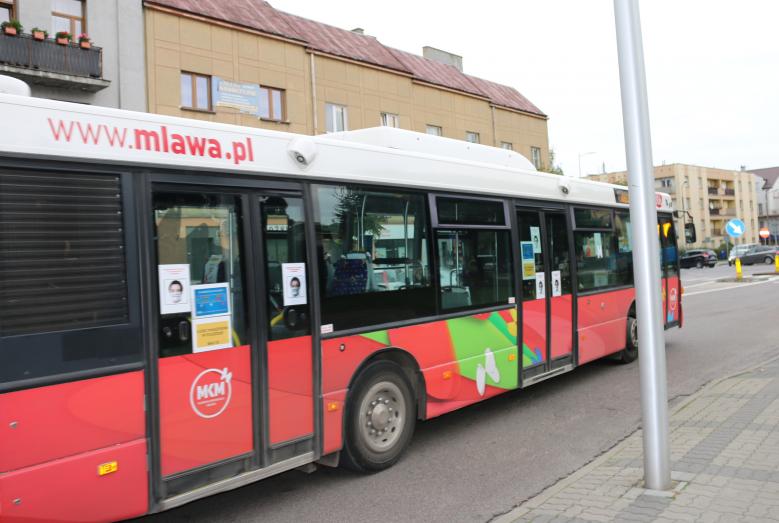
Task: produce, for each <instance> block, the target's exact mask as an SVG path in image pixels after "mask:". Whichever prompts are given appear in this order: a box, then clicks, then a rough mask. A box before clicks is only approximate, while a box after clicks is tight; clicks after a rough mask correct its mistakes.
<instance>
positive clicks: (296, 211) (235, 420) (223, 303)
mask: <svg viewBox="0 0 779 523" xmlns="http://www.w3.org/2000/svg"><path fill="white" fill-rule="evenodd" d="M153 187H154V190H153V192H152V202H151V205H152V214H153V234H154V239H155V245H154V252H155V255H156V260H155V265H154V266H153V267H154V268H153V274H152V277H153V278H154V280H155V289H156V294H157V296H156V301H157V303H158V308H157V315H156V318H155V319H154V327H153V328H154V330H155V332H156V339H157V357H156V379H154V380H153V383H152V394H153V395H154V407H153V414H152V415H153V416H154V417H155V418H156V419H155V422H154V424H153V426H155V429H154V430H155V432H154V433H153V447H152V448H153V450H154V458H153V460H152V463H153V470H154V471H155V477H154V481H155V491H156V497H157V499H159V500H161V501H160V502H161V504H162V505H163V506H164V505H165V503H168V502H169V503H173V504H174V506H175V504H176V501H175V499H177V498H176V496H178V495H181V496H184V497H186V496H187V495H188V494H187V493H188V492H189V491H192V490H194V489H197V488H201V487H205V486H207V485H209V484H211V483H215V482H217V481H220V480H227V479H229V478H232V477H235V476H238V475H241V474H243V473H248V472H251V471H253V470H256V469H267V468H271V467H276V468H282V469H286V468H291V467H293V466H299V465H302V464H304V463H307V462H310V461H312V460H313V452H314V437H313V436H314V398H313V350H312V340H311V330H310V315H309V312H308V308H309V301H308V300H309V297H308V280H309V278H308V275H309V267H308V265H307V263H306V241H305V239H306V236H305V218H304V210H303V199H302V197H301V196H300V195H299V194H295V193H290V194H284V195H275V194H271V193H265V192H259V191H256V190H253V189H252V188H248V187H247V188H235V189H228V188H224V189H222V188H221V187H204V188H197V187H190V186H186V185H180V184H175V185H173V184H166V185H159V186H158V185H154V186H153ZM280 194H281V193H280ZM152 299H154V298H152ZM293 462H294V464H293ZM171 498H172V499H171ZM167 499H171V501H164V500H167Z"/></svg>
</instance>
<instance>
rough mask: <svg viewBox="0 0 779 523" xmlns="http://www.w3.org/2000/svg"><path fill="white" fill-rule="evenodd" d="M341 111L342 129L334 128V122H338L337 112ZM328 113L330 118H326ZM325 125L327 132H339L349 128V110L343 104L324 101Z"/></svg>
mask: <svg viewBox="0 0 779 523" xmlns="http://www.w3.org/2000/svg"><path fill="white" fill-rule="evenodd" d="M339 112H340V113H341V116H342V117H343V129H336V128H335V127H336V122H338V113H339ZM328 114H329V115H330V118H329V119H328ZM331 123H332V124H333V129H331V128H330V124H331ZM325 127H326V132H328V133H339V132H341V131H348V130H349V112H348V110H347V107H346V106H345V105H340V104H334V103H330V102H326V103H325Z"/></svg>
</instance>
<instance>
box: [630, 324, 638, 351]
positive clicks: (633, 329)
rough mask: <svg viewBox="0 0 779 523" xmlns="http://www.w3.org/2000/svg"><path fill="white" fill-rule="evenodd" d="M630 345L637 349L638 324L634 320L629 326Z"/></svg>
mask: <svg viewBox="0 0 779 523" xmlns="http://www.w3.org/2000/svg"><path fill="white" fill-rule="evenodd" d="M630 343H631V344H632V345H633V347H635V348H638V322H637V321H636V320H635V319H634V320H633V322H632V323H631V324H630Z"/></svg>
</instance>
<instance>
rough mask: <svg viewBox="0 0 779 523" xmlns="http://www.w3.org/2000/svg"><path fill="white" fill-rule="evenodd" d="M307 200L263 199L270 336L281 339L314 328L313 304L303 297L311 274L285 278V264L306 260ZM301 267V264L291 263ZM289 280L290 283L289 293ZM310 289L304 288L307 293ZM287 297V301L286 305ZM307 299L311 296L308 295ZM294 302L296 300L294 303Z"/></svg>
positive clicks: (300, 334)
mask: <svg viewBox="0 0 779 523" xmlns="http://www.w3.org/2000/svg"><path fill="white" fill-rule="evenodd" d="M303 218H304V214H303V200H302V199H300V198H282V197H271V198H268V199H267V200H265V201H264V202H263V203H262V230H263V239H264V243H265V270H266V278H267V282H266V283H267V294H268V323H269V325H268V333H269V334H268V338H269V339H270V340H271V341H273V340H281V339H285V338H291V337H294V336H304V335H306V334H309V332H310V320H309V314H308V310H309V304H308V303H305V304H296V303H294V302H298V301H302V299H298V297H299V296H306V294H302V295H301V289H300V287H301V285H303V284H305V282H306V281H308V278H306V277H302V278H297V277H294V276H293V277H292V278H289V282H284V268H285V264H301V263H305V261H306V234H305V222H304V219H303ZM287 267H294V268H296V269H297V268H299V267H297V266H290V265H287ZM285 284H287V285H288V287H289V288H288V289H287V295H286V297H285V294H284V292H285V289H284V286H285ZM306 290H307V289H303V292H304V293H305V291H306ZM285 301H286V302H287V304H286V305H285ZM306 301H307V299H306ZM291 302H292V303H291Z"/></svg>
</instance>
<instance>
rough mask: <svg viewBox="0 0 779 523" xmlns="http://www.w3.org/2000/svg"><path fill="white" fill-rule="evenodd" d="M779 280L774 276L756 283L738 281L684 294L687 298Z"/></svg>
mask: <svg viewBox="0 0 779 523" xmlns="http://www.w3.org/2000/svg"><path fill="white" fill-rule="evenodd" d="M778 282H779V278H776V277H772V278H770V279H768V280H766V281H756V282H754V283H736V284H734V285H732V286H730V287H723V288H721V289H708V290H705V291H698V292H689V293H688V292H685V293H684V294H683V295H682V296H684V297H685V298H687V297H689V296H697V295H698V294H708V293H710V292H720V291H729V290H732V289H743V288H744V287H751V286H753V285H763V284H765V283H778Z"/></svg>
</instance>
